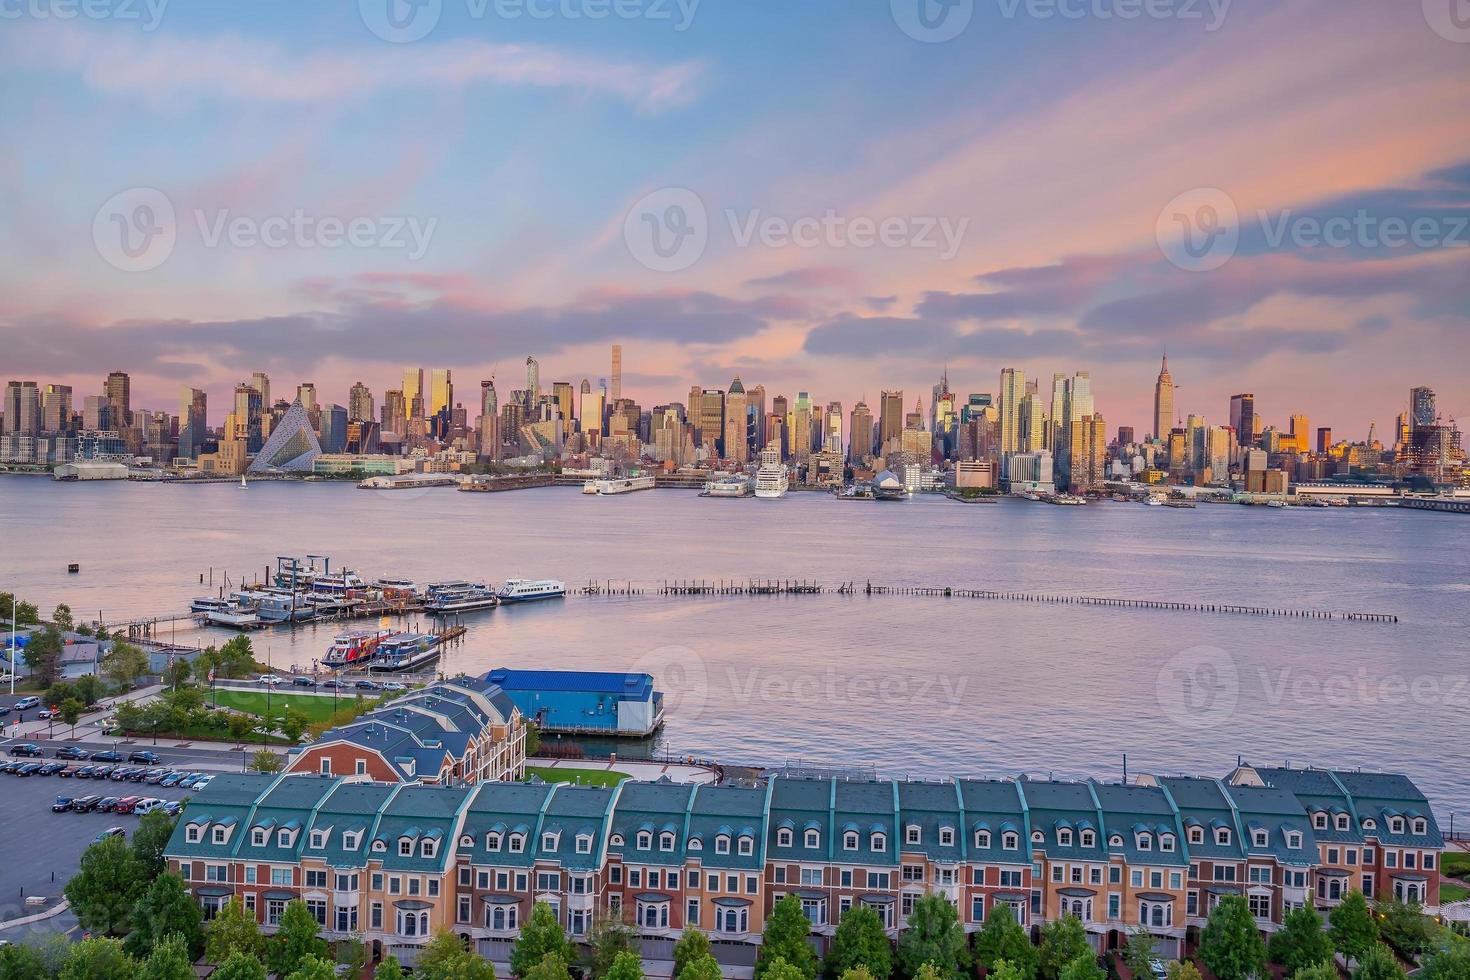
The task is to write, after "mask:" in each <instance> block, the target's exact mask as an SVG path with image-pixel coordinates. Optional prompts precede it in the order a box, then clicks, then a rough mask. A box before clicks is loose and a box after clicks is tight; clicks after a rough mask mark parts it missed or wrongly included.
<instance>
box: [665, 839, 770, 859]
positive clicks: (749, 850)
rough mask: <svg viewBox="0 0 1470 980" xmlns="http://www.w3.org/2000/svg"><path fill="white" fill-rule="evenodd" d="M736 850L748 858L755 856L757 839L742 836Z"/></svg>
mask: <svg viewBox="0 0 1470 980" xmlns="http://www.w3.org/2000/svg"><path fill="white" fill-rule="evenodd" d="M671 836H672V835H671ZM670 849H671V850H672V847H671V848H670ZM736 850H738V851H739V852H740V853H741V854H742V855H744V856H747V857H748V856H749V855H751V854H754V853H755V838H753V837H748V836H746V835H744V834H742V835H741V836H740V840H739V842H738V843H737V844H736Z"/></svg>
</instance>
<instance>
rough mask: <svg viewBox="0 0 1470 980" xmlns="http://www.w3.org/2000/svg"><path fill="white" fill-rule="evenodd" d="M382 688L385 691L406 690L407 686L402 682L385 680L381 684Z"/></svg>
mask: <svg viewBox="0 0 1470 980" xmlns="http://www.w3.org/2000/svg"><path fill="white" fill-rule="evenodd" d="M383 690H385V691H406V690H408V687H407V686H406V685H403V684H400V683H398V682H397V681H387V682H385V683H384V684H383Z"/></svg>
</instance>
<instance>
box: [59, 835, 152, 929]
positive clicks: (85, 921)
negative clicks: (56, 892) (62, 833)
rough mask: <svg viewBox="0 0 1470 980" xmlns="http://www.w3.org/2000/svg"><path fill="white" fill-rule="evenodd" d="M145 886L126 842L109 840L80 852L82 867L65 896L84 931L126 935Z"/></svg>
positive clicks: (113, 838) (66, 890)
mask: <svg viewBox="0 0 1470 980" xmlns="http://www.w3.org/2000/svg"><path fill="white" fill-rule="evenodd" d="M147 884H148V879H147V878H146V877H145V875H144V873H143V869H142V867H141V866H140V865H139V864H138V859H137V858H136V857H135V856H134V855H133V852H132V849H131V848H129V847H128V844H127V842H126V841H124V840H123V839H122V838H120V837H109V838H107V839H106V840H103V841H99V842H98V843H96V844H93V845H92V846H90V847H88V848H87V849H86V851H84V852H83V853H82V864H81V868H80V870H78V871H77V873H76V874H75V875H73V876H72V879H71V881H69V882H67V883H66V888H65V889H64V893H65V895H66V900H67V901H68V902H69V903H71V910H72V912H73V913H75V914H76V917H77V921H78V922H79V923H81V926H82V928H83V929H86V930H87V931H88V932H94V933H100V934H101V935H104V936H120V935H122V934H123V933H125V932H127V930H128V925H129V921H130V916H131V914H132V911H133V905H134V903H136V902H137V900H138V894H139V893H140V892H141V891H142V889H143V887H144V886H146V885H147Z"/></svg>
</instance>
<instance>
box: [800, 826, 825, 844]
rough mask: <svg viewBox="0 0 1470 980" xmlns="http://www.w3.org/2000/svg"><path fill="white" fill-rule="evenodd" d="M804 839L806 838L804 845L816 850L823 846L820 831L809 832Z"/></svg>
mask: <svg viewBox="0 0 1470 980" xmlns="http://www.w3.org/2000/svg"><path fill="white" fill-rule="evenodd" d="M803 837H804V838H805V840H804V841H803V843H804V844H806V846H807V847H812V848H816V847H821V846H822V833H821V831H819V830H808V831H807V832H806V833H805V834H804V835H803Z"/></svg>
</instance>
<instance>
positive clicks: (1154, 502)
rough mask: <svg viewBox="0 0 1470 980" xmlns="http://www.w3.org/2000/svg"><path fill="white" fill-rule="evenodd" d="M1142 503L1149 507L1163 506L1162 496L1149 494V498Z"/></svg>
mask: <svg viewBox="0 0 1470 980" xmlns="http://www.w3.org/2000/svg"><path fill="white" fill-rule="evenodd" d="M1144 503H1145V504H1148V506H1150V507H1162V506H1164V498H1163V497H1157V496H1153V495H1150V496H1149V498H1148V499H1147V500H1145V501H1144Z"/></svg>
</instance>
